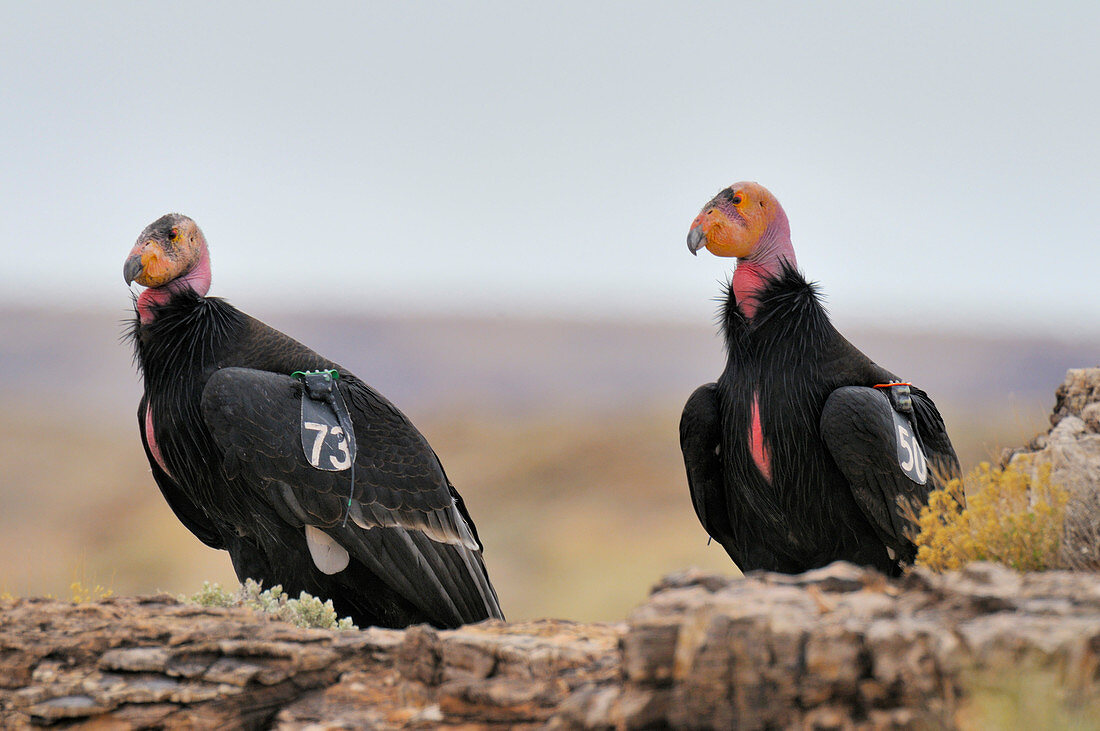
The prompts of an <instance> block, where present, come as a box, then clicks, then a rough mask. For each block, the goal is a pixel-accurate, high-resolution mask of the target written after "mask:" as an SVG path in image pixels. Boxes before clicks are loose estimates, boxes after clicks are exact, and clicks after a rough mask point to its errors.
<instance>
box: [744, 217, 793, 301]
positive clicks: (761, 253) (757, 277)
mask: <svg viewBox="0 0 1100 731" xmlns="http://www.w3.org/2000/svg"><path fill="white" fill-rule="evenodd" d="M783 262H787V263H788V264H790V265H791V266H792V267H796V266H798V262H797V261H796V260H795V258H794V246H792V245H791V226H790V224H789V223H788V222H787V214H786V213H784V212H783V209H782V208H779V209H778V210H777V211H776V213H775V217H774V218H773V219H772V222H771V223H770V224H769V225H768V228H767V229H766V230H765V231H764V235H763V236H761V237H760V240H759V241H757V242H756V246H754V247H753V248H752V252H750V253H749V255H748V256H746V257H744V258H742V259H738V260H737V268H736V269H734V270H733V294H734V296H735V297H736V298H737V304H738V306H739V307H740V308H741V312H743V313H744V314H745V317H747V318H749V319H750V320H751V319H752V317H753V315H755V314H756V305H757V300H756V296H757V295H758V294H759V293H760V290H761V289H763V288H764V284H765V282H766V281H767V280H768V279H769V278H770V277H774V276H776V275H778V274H779V272H780V271H781V270H782V268H783Z"/></svg>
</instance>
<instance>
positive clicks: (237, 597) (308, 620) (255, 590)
mask: <svg viewBox="0 0 1100 731" xmlns="http://www.w3.org/2000/svg"><path fill="white" fill-rule="evenodd" d="M181 599H182V600H183V601H188V600H189V601H191V602H193V603H195V604H199V605H201V606H204V607H248V608H249V609H252V610H254V611H257V612H262V613H264V614H272V615H274V616H276V617H278V618H279V619H281V620H283V621H285V622H290V623H291V624H294V625H297V626H299V627H306V628H314V629H339V630H344V629H359V628H358V627H356V626H355V624H354V623H353V622H352V621H351V618H350V617H343V618H340V617H338V616H337V615H336V609H335V608H334V607H333V606H332V600H331V599H329V600H327V601H321V600H320V599H318V598H317V597H314V596H311V595H310V594H307V593H306V592H304V591H303V592H302V593H301V594H299V595H298V598H297V599H291V598H290V597H289V596H287V595H286V593H285V592H283V587H282V586H273V587H271V588H270V589H264V588H263V586H262V585H261V584H260V583H259V582H257V581H253V580H252V579H246V580H245V582H244V584H242V585H241V586H240V587H239V588H238V589H237V590H236V591H233V592H229V591H226V590H225V589H222V587H221V586H220V585H218V584H217V583H210V582H209V581H204V582H203V584H202V588H201V589H200V590H199V591H197V592H196V593H195V594H192V595H191V597H190V598H189V599H188V598H187V597H181Z"/></svg>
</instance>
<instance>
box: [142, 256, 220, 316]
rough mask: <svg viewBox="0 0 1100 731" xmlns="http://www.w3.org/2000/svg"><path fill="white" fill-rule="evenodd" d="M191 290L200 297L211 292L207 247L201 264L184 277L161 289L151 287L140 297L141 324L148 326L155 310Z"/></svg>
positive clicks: (200, 260)
mask: <svg viewBox="0 0 1100 731" xmlns="http://www.w3.org/2000/svg"><path fill="white" fill-rule="evenodd" d="M187 290H191V291H192V292H195V293H197V294H198V295H199V296H200V297H205V296H206V293H207V292H209V291H210V252H209V251H207V249H206V247H205V246H204V247H203V248H202V256H201V257H200V258H199V263H198V264H196V265H195V266H193V267H191V269H190V270H189V271H188V272H187V273H186V274H184V275H183V276H182V277H177V278H176V279H173V280H172V281H171V282H169V283H168V284H165V285H163V286H160V287H150V288H149V289H146V290H144V291H143V292H142V293H141V294H140V295H138V300H137V311H138V317H139V318H140V319H141V323H142V324H143V325H144V324H148V323H150V322H152V321H153V308H154V307H156V306H158V305H163V304H164V303H165V302H167V301H168V300H169V299H171V298H172V295H174V294H175V293H177V292H185V291H187Z"/></svg>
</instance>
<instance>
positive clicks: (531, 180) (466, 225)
mask: <svg viewBox="0 0 1100 731" xmlns="http://www.w3.org/2000/svg"><path fill="white" fill-rule="evenodd" d="M1098 37H1100V3H1095V2H1063V3H1018V2H989V3H972V2H968V3H958V2H937V3H927V2H907V3H896V2H865V3H857V2H828V3H820V2H805V3H780V2H769V3H760V2H754V3H738V2H720V3H717V2H716V3H682V2H675V3H672V2H669V3H653V2H621V3H599V2H583V3H557V2H555V3H538V4H535V3H520V2H499V3H472V2H447V3H443V2H433V3H418V2H394V3H373V2H355V3H323V4H322V3H281V2H264V3H258V2H254V3H231V2H219V3H198V2H175V3H161V2H131V3H117V2H116V3H108V2H95V3H91V2H72V3H18V2H13V1H12V0H6V1H4V2H3V3H2V5H0V251H2V252H3V265H2V268H0V304H12V303H15V304H24V305H34V304H43V305H44V304H48V303H53V302H57V303H61V304H63V305H66V306H70V307H71V306H88V307H107V308H110V307H118V308H120V309H122V308H124V307H125V305H126V302H127V298H128V294H127V290H126V287H125V285H124V284H123V281H122V263H123V260H124V258H125V256H126V253H127V252H128V251H129V249H130V247H131V245H132V244H133V243H134V241H135V239H136V237H137V235H138V233H139V232H140V231H141V230H142V228H143V227H144V226H145V225H146V224H148V223H149V222H150V221H152V220H153V219H155V218H157V217H158V216H160V215H161V214H163V213H166V212H169V211H179V212H182V213H186V214H188V215H190V216H192V217H193V218H195V219H196V220H197V221H198V223H199V225H200V226H201V227H202V228H203V230H204V231H205V232H206V235H207V238H208V240H209V241H210V245H211V254H212V258H213V269H214V287H213V289H212V293H213V294H218V295H221V296H224V297H226V298H228V299H229V300H230V301H232V302H234V303H236V304H238V305H239V306H241V307H242V308H244V309H246V310H248V311H250V312H251V313H252V314H254V315H257V316H260V317H261V319H262V317H263V313H264V311H265V310H271V309H273V308H280V309H301V310H305V309H315V308H317V307H322V306H331V307H338V308H341V309H351V310H356V311H361V312H368V313H370V312H378V313H393V312H412V313H433V312H442V313H447V314H451V313H476V314H484V313H490V314H523V315H529V314H551V315H565V316H569V317H601V318H602V317H636V318H664V319H668V318H672V319H683V320H690V321H710V319H711V318H712V315H713V311H714V302H713V301H712V300H713V297H714V296H715V295H716V294H717V292H718V286H717V281H718V280H719V279H723V278H724V277H725V276H726V272H728V271H729V270H730V269H731V268H732V265H733V262H732V261H731V260H726V259H717V258H715V257H713V256H710V255H709V254H703V255H700V256H699V257H698V258H693V257H692V256H690V255H689V254H688V252H687V248H686V245H685V237H686V234H687V231H688V226H689V225H690V223H691V221H692V219H693V218H694V217H695V215H696V213H698V211H699V209H700V208H701V207H702V205H703V204H704V203H705V202H706V201H707V200H708V199H709V198H710V197H711V196H713V195H714V194H715V193H717V192H718V191H719V190H720V189H721V188H723V187H724V186H726V185H728V184H730V183H732V182H734V181H737V180H745V179H748V180H756V181H759V182H761V183H763V184H764V185H766V186H768V187H769V188H770V189H771V190H772V191H773V192H774V193H775V194H776V196H777V197H778V198H779V200H780V201H781V202H782V203H783V205H784V207H785V208H786V210H787V213H788V216H789V218H790V222H791V229H792V233H793V240H794V245H795V250H796V251H797V253H798V258H799V264H800V265H801V267H802V269H803V270H804V271H805V273H806V274H807V276H808V277H809V278H810V279H814V280H817V281H819V282H820V283H821V284H822V286H823V288H824V291H825V292H826V293H827V295H828V303H829V307H830V309H831V310H832V311H833V312H834V314H835V315H836V317H837V318H838V320H842V321H843V322H845V323H870V324H879V325H884V326H889V325H891V324H894V323H897V324H898V326H899V327H901V326H905V327H922V328H923V329H932V330H935V329H939V328H948V329H953V330H960V329H967V328H973V329H987V330H993V331H994V332H1002V333H1010V332H1016V331H1020V330H1026V331H1027V332H1031V333H1045V332H1055V333H1059V334H1062V335H1064V336H1066V337H1070V338H1072V337H1074V336H1075V335H1077V334H1080V333H1085V332H1087V333H1091V334H1096V333H1097V332H1100V317H1098V315H1100V293H1098V292H1097V280H1098V273H1100V253H1098V247H1097V232H1098V231H1100V132H1098V129H1100V122H1098V119H1097V118H1098V116H1100V44H1098V43H1097V38H1098Z"/></svg>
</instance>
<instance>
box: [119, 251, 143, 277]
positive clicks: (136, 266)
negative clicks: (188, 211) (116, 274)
mask: <svg viewBox="0 0 1100 731" xmlns="http://www.w3.org/2000/svg"><path fill="white" fill-rule="evenodd" d="M143 268H144V266H143V265H142V263H141V253H140V252H138V253H137V254H134V255H133V256H131V257H130V258H129V259H127V260H126V263H125V264H124V265H123V266H122V276H123V277H124V278H125V279H126V284H127V285H129V284H130V282H132V281H134V280H135V279H137V277H138V275H139V274H141V270H142V269H143Z"/></svg>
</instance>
